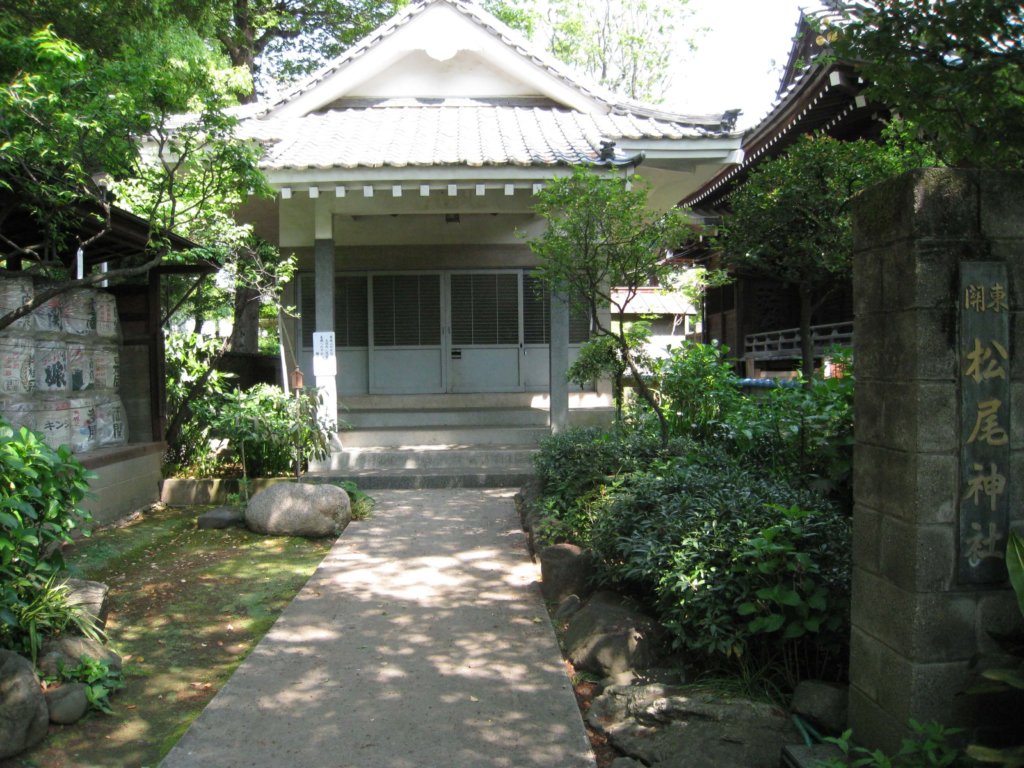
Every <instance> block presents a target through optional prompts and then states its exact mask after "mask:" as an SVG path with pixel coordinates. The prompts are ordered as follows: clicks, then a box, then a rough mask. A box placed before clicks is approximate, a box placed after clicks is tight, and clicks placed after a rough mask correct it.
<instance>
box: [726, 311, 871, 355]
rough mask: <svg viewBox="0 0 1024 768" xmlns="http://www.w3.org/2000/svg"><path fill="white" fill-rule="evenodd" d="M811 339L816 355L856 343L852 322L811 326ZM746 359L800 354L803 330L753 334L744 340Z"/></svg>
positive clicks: (788, 329)
mask: <svg viewBox="0 0 1024 768" xmlns="http://www.w3.org/2000/svg"><path fill="white" fill-rule="evenodd" d="M811 340H812V343H813V344H814V352H815V354H820V353H823V352H825V351H826V350H828V349H829V348H831V347H836V346H839V347H852V346H853V321H852V320H848V321H846V322H844V323H828V324H826V325H812V326H811ZM743 348H744V354H743V356H744V357H745V358H746V359H747V360H792V359H793V358H798V357H800V329H799V328H786V329H785V330H781V331H766V332H765V333H752V334H750V335H748V336H747V337H746V338H745V339H744V340H743Z"/></svg>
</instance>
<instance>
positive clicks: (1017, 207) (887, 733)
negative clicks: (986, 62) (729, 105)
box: [850, 169, 1024, 749]
mask: <svg viewBox="0 0 1024 768" xmlns="http://www.w3.org/2000/svg"><path fill="white" fill-rule="evenodd" d="M1022 203H1024V173H1012V172H1009V173H999V172H978V171H962V170H952V169H930V170H925V171H917V172H914V173H911V174H907V175H905V176H902V177H900V178H899V179H896V180H894V181H892V182H890V183H887V184H885V185H881V186H879V187H876V188H873V189H871V190H868V191H867V192H866V193H864V194H863V195H861V196H860V197H859V198H858V199H857V200H856V201H855V203H854V209H853V211H854V226H855V234H854V237H855V254H854V305H855V315H856V331H855V334H856V342H855V348H856V354H857V362H856V366H857V390H856V439H857V443H856V453H855V478H854V502H855V509H854V575H853V617H852V618H853V636H852V643H851V646H852V650H851V671H850V677H851V694H850V718H851V726H852V728H853V730H854V737H855V739H857V740H858V741H860V742H862V743H867V744H870V745H872V746H881V747H884V748H887V749H894V748H895V747H896V746H898V743H899V739H900V737H901V736H902V735H904V733H905V729H906V725H907V722H908V720H909V719H910V718H915V719H917V720H921V721H927V720H937V721H939V722H942V723H944V724H946V725H961V726H968V727H970V726H971V725H973V724H976V723H977V722H978V721H979V720H983V719H984V718H985V717H986V715H985V714H983V713H982V712H981V711H980V707H981V705H982V702H981V701H980V700H979V699H978V698H977V697H972V696H963V695H959V694H960V693H961V692H962V691H963V689H964V688H965V686H966V685H967V684H968V682H969V681H970V679H971V672H970V670H969V662H970V660H971V658H972V657H973V656H974V655H975V654H976V653H978V652H979V651H986V650H990V649H991V648H992V642H991V640H990V639H989V637H988V634H987V633H988V631H989V630H1007V629H1009V628H1010V627H1012V626H1015V625H1017V624H1019V622H1020V618H1019V612H1018V611H1017V608H1016V605H1015V603H1014V601H1013V599H1012V592H1010V590H1009V589H1008V587H1007V585H1006V584H1005V582H1001V583H989V584H983V585H978V584H969V583H966V582H969V581H970V579H969V578H966V579H965V574H964V573H963V572H962V571H963V570H964V568H963V563H962V561H961V560H960V557H961V550H962V547H963V546H964V542H963V537H962V535H961V528H960V519H959V517H960V508H961V502H962V500H963V499H964V494H965V488H966V487H967V486H966V485H965V480H964V479H963V478H962V477H961V475H962V474H963V473H962V472H961V452H962V450H963V448H964V445H963V444H964V442H965V441H964V438H963V434H962V427H961V422H962V413H961V408H962V406H961V394H962V392H961V388H962V387H963V386H964V384H963V382H964V377H963V366H964V361H963V360H962V359H961V355H960V352H959V339H958V334H959V331H958V328H959V322H960V320H959V311H960V309H961V304H962V303H963V302H962V297H961V287H960V269H961V263H962V262H972V261H978V262H999V263H1003V264H1005V265H1006V269H1007V278H1008V280H1007V281H1008V283H1009V285H1008V286H1007V289H1008V290H1007V294H1008V306H1007V314H1008V317H1009V341H1010V349H1009V350H1007V352H1008V355H1007V356H1008V364H1007V367H1008V369H1009V370H1008V374H1009V382H1008V389H1009V399H1010V402H1009V404H1008V407H1006V408H1004V410H1003V417H1004V418H1005V419H1006V420H1007V421H1004V424H1006V431H1007V433H1008V435H1009V452H1008V455H1009V462H1010V467H1009V468H1008V469H1007V470H1005V472H1006V476H1007V478H1008V482H1007V484H1006V486H1005V493H1006V494H1007V495H1008V501H1009V514H1008V517H1009V521H1008V522H1009V524H1010V525H1011V526H1012V527H1015V528H1017V529H1018V530H1020V529H1021V527H1022V524H1024V413H1022V411H1024V348H1022V343H1024V303H1022V302H1024V204H1022ZM1004 405H1006V404H1004ZM965 410H966V409H965ZM1007 422H1008V423H1007ZM1000 533H1001V534H1002V536H1003V538H1002V540H1001V542H1000V546H1001V547H1002V548H1003V549H1005V545H1006V539H1005V534H1006V531H1005V530H1001V531H1000Z"/></svg>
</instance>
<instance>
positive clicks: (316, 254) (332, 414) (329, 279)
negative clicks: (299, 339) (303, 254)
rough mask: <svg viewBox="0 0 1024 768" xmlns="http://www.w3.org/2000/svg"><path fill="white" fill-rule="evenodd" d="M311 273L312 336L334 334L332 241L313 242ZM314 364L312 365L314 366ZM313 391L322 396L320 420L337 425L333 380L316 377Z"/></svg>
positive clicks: (336, 386) (336, 392) (327, 377)
mask: <svg viewBox="0 0 1024 768" xmlns="http://www.w3.org/2000/svg"><path fill="white" fill-rule="evenodd" d="M313 270H314V276H315V279H314V284H315V285H316V326H315V328H316V331H315V332H316V333H325V332H329V333H334V240H333V239H324V238H319V237H318V238H317V239H316V240H315V241H314V242H313ZM314 364H315V363H314ZM316 388H317V390H319V392H320V393H321V395H322V396H323V405H322V406H321V408H322V414H321V417H326V418H327V419H328V420H330V421H333V422H337V420H338V384H337V376H336V375H335V376H316Z"/></svg>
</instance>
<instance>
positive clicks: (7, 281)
mask: <svg viewBox="0 0 1024 768" xmlns="http://www.w3.org/2000/svg"><path fill="white" fill-rule="evenodd" d="M33 295H34V291H33V290H32V280H31V278H28V277H2V278H0V317H2V316H4V315H6V314H7V313H8V312H11V311H13V310H15V309H17V308H18V307H20V306H23V305H25V304H28V303H29V302H30V301H32V296H33ZM32 327H33V326H32V320H31V318H30V317H29V316H28V315H25V316H24V317H20V318H18V319H17V320H15V321H14V322H13V323H11V324H10V325H9V326H7V327H6V328H5V329H4V331H5V332H7V333H10V332H12V331H24V330H30V329H31V328H32Z"/></svg>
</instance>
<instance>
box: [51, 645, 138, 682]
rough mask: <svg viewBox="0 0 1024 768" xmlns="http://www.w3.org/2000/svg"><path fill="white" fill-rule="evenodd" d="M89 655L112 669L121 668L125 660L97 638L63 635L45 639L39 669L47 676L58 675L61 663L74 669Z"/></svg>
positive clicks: (67, 667) (66, 667)
mask: <svg viewBox="0 0 1024 768" xmlns="http://www.w3.org/2000/svg"><path fill="white" fill-rule="evenodd" d="M86 656H88V657H89V658H90V659H93V660H95V661H102V662H103V663H104V664H106V665H107V666H108V667H109V668H110V669H113V670H120V669H121V667H122V666H123V662H122V659H121V657H120V656H118V655H117V653H116V652H115V651H112V650H111V649H110V648H109V647H108V646H106V645H103V643H100V642H98V641H96V640H90V639H89V638H88V637H81V636H79V635H63V636H61V637H54V638H50V639H48V640H45V641H43V647H42V649H41V650H40V655H39V671H40V672H42V673H43V674H44V675H46V676H47V677H56V676H57V675H58V674H59V672H60V665H63V666H64V668H65V669H72V668H74V667H77V666H78V665H79V663H81V661H82V659H83V658H85V657H86Z"/></svg>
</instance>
